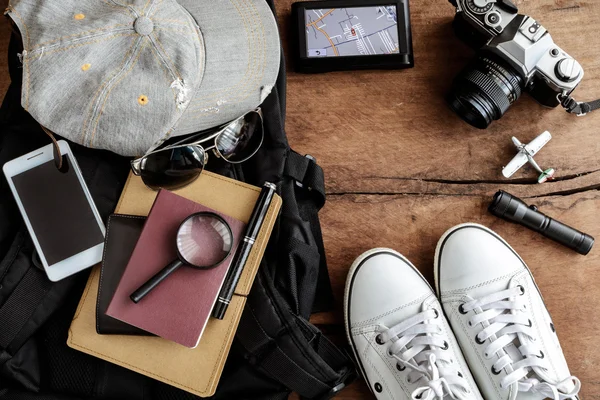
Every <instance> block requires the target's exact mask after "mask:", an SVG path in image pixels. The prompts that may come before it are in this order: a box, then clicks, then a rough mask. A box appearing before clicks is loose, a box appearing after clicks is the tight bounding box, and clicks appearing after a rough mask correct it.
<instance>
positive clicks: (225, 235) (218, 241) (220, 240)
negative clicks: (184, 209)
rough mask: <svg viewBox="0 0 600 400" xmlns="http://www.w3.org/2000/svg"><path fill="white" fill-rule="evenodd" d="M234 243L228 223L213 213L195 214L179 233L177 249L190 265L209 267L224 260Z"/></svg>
mask: <svg viewBox="0 0 600 400" xmlns="http://www.w3.org/2000/svg"><path fill="white" fill-rule="evenodd" d="M232 245H233V238H232V237H231V232H230V230H229V228H228V227H227V225H226V224H225V223H224V222H223V221H221V220H220V219H217V218H215V217H214V216H211V215H202V214H200V215H195V216H193V217H191V218H189V219H188V220H187V221H185V222H184V223H183V224H182V225H181V227H180V228H179V232H178V233H177V249H178V250H179V254H180V255H181V257H182V258H183V259H184V260H185V261H186V262H187V263H188V264H190V265H193V266H197V267H209V266H213V265H215V264H218V263H220V262H221V261H223V260H224V259H225V258H226V257H227V255H228V254H229V252H230V251H231V246H232Z"/></svg>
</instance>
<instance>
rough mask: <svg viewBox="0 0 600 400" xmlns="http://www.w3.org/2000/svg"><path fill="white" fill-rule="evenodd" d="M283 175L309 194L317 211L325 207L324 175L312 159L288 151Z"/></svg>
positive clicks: (309, 156) (308, 156)
mask: <svg viewBox="0 0 600 400" xmlns="http://www.w3.org/2000/svg"><path fill="white" fill-rule="evenodd" d="M283 175H284V176H288V177H290V178H292V179H293V180H295V181H296V185H297V186H298V187H300V188H306V189H307V190H308V191H309V192H311V194H312V195H313V197H314V201H315V206H316V208H317V209H318V210H320V209H321V208H322V207H323V205H325V175H324V174H323V169H322V168H321V167H320V166H319V165H317V160H315V158H314V157H312V156H311V155H308V154H307V155H305V156H301V155H300V154H298V153H296V152H295V151H293V150H292V151H290V152H289V154H288V157H287V160H286V163H285V167H284V171H283Z"/></svg>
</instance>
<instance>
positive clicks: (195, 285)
mask: <svg viewBox="0 0 600 400" xmlns="http://www.w3.org/2000/svg"><path fill="white" fill-rule="evenodd" d="M200 211H211V212H214V213H216V214H218V215H220V216H221V217H223V218H224V219H225V220H226V221H227V223H228V224H229V226H230V227H231V231H232V233H233V239H234V242H233V248H232V250H231V253H230V254H229V256H228V257H227V259H225V261H223V263H221V264H220V265H219V266H217V267H216V268H213V269H207V270H199V269H195V268H191V267H188V266H182V267H180V268H179V269H178V270H176V271H175V272H173V273H172V274H171V275H170V276H168V277H167V278H166V279H165V280H164V281H162V282H161V283H160V284H159V285H158V286H156V288H154V290H152V291H151V292H150V293H149V294H148V295H147V296H146V297H144V298H143V299H142V300H141V301H140V302H139V303H137V304H135V303H134V302H133V301H131V299H130V298H129V296H130V295H131V294H132V293H133V292H134V291H135V290H136V289H137V288H139V287H140V286H141V285H142V284H144V283H145V282H146V281H147V280H148V279H150V278H151V277H153V276H154V275H155V274H156V273H157V272H158V271H160V270H161V269H163V268H164V267H165V266H166V265H167V264H169V263H170V262H171V261H173V260H175V259H176V258H177V248H176V241H175V239H176V236H177V229H178V228H179V225H180V224H181V223H182V222H183V221H184V220H185V219H186V218H187V217H188V216H190V215H191V214H194V213H197V212H200ZM244 226H245V224H244V223H243V222H241V221H239V220H237V219H234V218H232V217H230V216H227V215H224V214H223V213H219V212H216V211H215V210H213V209H211V208H208V207H205V206H203V205H200V204H198V203H195V202H193V201H191V200H188V199H186V198H184V197H181V196H178V195H176V194H174V193H171V192H169V191H166V190H161V191H160V192H159V193H158V196H157V197H156V201H155V202H154V205H153V206H152V210H150V214H149V215H148V219H147V220H146V224H145V225H144V229H143V230H142V234H141V235H140V238H139V240H138V242H137V244H136V246H135V249H134V250H133V253H132V255H131V259H130V260H129V263H128V264H127V267H126V269H125V272H124V273H123V276H122V278H121V281H120V282H119V285H118V287H117V290H116V291H115V294H114V296H113V298H112V300H111V302H110V305H109V306H108V309H107V311H106V314H107V315H109V316H111V317H113V318H116V319H119V320H121V321H123V322H126V323H128V324H130V325H133V326H136V327H138V328H140V329H143V330H145V331H147V332H151V333H154V334H155V335H157V336H160V337H162V338H164V339H167V340H171V341H174V342H177V343H179V344H181V345H183V346H186V347H192V348H193V347H196V346H197V345H198V342H199V341H200V337H201V336H202V332H203V331H204V328H205V326H206V323H207V322H208V318H209V317H210V314H211V311H212V308H213V306H214V304H215V301H216V299H217V295H218V294H219V291H220V290H221V286H222V285H223V280H224V279H225V274H226V273H227V270H228V269H229V265H230V263H231V259H232V258H233V255H234V254H235V251H236V249H237V246H238V244H239V241H240V239H241V237H242V235H243V231H244Z"/></svg>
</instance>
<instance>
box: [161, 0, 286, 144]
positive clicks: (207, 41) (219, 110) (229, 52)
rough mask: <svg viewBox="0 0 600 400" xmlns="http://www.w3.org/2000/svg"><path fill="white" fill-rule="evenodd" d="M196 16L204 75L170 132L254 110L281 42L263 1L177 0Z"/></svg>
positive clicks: (273, 73)
mask: <svg viewBox="0 0 600 400" xmlns="http://www.w3.org/2000/svg"><path fill="white" fill-rule="evenodd" d="M177 1H178V3H179V4H180V5H181V6H182V7H184V8H185V9H186V10H187V11H188V12H189V13H190V14H191V15H192V17H193V18H194V19H195V20H196V22H197V23H198V26H199V28H200V31H201V32H202V36H203V38H204V46H205V51H206V54H205V58H204V59H205V67H204V76H203V78H202V82H201V83H200V86H199V87H198V88H197V89H196V91H195V94H194V97H193V98H192V100H191V102H190V104H189V105H188V107H187V109H186V110H185V112H184V113H183V115H182V116H181V119H180V120H179V122H178V123H177V126H176V128H175V130H174V132H173V136H180V135H185V134H189V133H193V132H198V131H202V130H205V129H210V128H212V127H216V126H219V125H222V124H224V123H226V122H228V121H231V120H234V119H236V118H238V117H239V116H241V115H243V114H244V113H246V112H248V111H250V110H253V109H255V108H256V107H257V106H258V105H260V104H261V103H262V102H263V101H264V99H265V97H266V96H267V95H268V94H269V93H270V92H271V89H272V88H273V86H274V85H275V81H276V80H277V75H278V72H279V63H280V51H281V50H280V49H281V46H280V41H279V32H278V29H277V23H276V20H275V16H274V15H273V12H272V11H271V8H270V7H269V6H268V4H267V2H266V1H265V0H202V1H198V0H177Z"/></svg>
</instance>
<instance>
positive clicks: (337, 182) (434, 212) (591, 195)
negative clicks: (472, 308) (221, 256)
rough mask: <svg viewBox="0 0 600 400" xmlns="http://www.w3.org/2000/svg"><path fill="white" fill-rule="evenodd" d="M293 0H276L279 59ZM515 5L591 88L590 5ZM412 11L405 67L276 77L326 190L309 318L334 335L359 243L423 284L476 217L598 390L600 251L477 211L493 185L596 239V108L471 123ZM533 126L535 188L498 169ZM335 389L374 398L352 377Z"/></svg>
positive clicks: (452, 42) (519, 109) (457, 57)
mask: <svg viewBox="0 0 600 400" xmlns="http://www.w3.org/2000/svg"><path fill="white" fill-rule="evenodd" d="M6 2H7V1H6V0H0V4H5V3H6ZM291 3H292V1H291V0H276V4H277V8H278V13H279V24H280V29H281V35H282V38H283V41H284V46H285V47H286V52H287V53H288V54H287V55H288V57H287V58H288V62H289V58H290V57H289V51H288V36H289V32H288V30H289V25H290V24H289V13H290V5H291ZM517 4H518V6H519V8H520V12H522V13H525V14H528V15H531V16H533V17H535V18H536V19H538V20H539V21H540V22H541V23H542V24H543V25H544V26H545V27H546V28H547V29H548V30H549V31H550V32H551V33H552V36H553V38H554V40H555V41H556V42H557V44H558V45H559V46H560V47H562V48H563V49H564V50H565V51H567V52H568V53H569V54H570V55H571V56H573V57H575V58H576V59H577V60H578V61H579V62H580V63H581V64H582V65H583V67H584V69H585V78H584V80H583V82H582V83H581V85H580V87H579V88H578V89H577V91H576V92H575V97H576V98H577V99H579V100H592V99H596V98H599V97H600V40H599V39H598V31H599V28H600V1H599V0H519V1H517ZM3 8H4V7H2V9H3ZM411 12H412V24H413V44H414V51H415V68H414V69H411V70H405V71H366V72H344V73H329V74H321V75H300V74H295V73H293V72H290V73H289V74H288V101H287V125H286V127H287V133H288V137H289V140H290V143H291V145H292V147H293V148H294V149H295V150H297V151H299V152H301V153H308V154H311V155H313V156H314V157H316V158H317V160H318V162H319V163H320V165H321V166H322V167H323V168H324V170H325V174H326V182H327V191H328V201H327V204H326V206H325V208H324V209H323V212H322V213H321V222H322V228H323V235H324V239H325V246H326V250H327V255H328V263H329V269H330V275H331V279H332V282H333V288H334V291H335V296H336V300H337V303H338V308H337V310H336V312H332V313H324V314H320V315H316V316H314V317H313V322H315V323H316V324H318V325H319V326H320V327H321V328H322V329H323V330H324V331H325V332H326V333H328V334H329V335H331V336H332V337H333V338H334V339H336V340H339V341H340V344H344V343H345V342H344V333H343V332H344V331H343V314H342V310H341V305H342V300H343V287H344V282H345V279H346V274H347V271H348V269H349V266H350V264H351V263H352V261H353V260H354V259H355V258H356V257H357V256H358V255H360V254H361V253H362V252H363V251H366V250H368V249H370V248H372V247H379V246H387V247H391V248H394V249H396V250H398V251H400V252H402V253H403V254H405V255H406V256H407V257H408V258H410V259H411V260H412V261H413V263H414V264H415V265H416V266H417V267H418V268H419V269H420V270H421V271H422V272H423V274H424V275H425V276H426V277H427V278H429V279H430V280H432V279H433V273H432V266H433V254H434V250H435V245H436V243H437V240H438V239H439V237H440V236H441V235H442V234H443V233H444V231H446V230H447V229H448V228H450V227H451V226H453V225H455V224H459V223H463V222H467V221H474V222H479V223H482V224H485V225H487V226H489V227H491V228H492V229H494V230H495V231H497V232H498V233H499V234H501V235H502V236H504V237H505V238H506V239H507V240H508V241H509V243H510V244H511V245H512V246H513V247H514V248H515V249H516V250H517V251H518V252H519V253H520V254H521V256H522V257H523V258H524V259H525V261H527V262H528V264H529V266H530V268H531V270H532V272H533V275H534V277H535V279H536V281H537V283H538V285H539V287H540V290H541V292H542V294H543V295H544V298H545V301H546V304H547V306H548V308H549V310H550V313H551V314H552V317H553V319H554V323H555V325H556V328H557V330H558V334H559V337H560V339H561V343H562V346H563V350H564V352H565V356H566V358H567V361H568V363H569V366H570V369H571V372H572V373H573V374H574V375H576V376H578V377H579V378H580V379H581V381H582V383H583V389H582V392H581V394H582V397H583V398H585V399H586V400H590V399H600V351H598V350H597V349H598V348H599V346H598V344H599V342H600V341H599V339H598V333H599V332H600V314H599V310H600V270H599V268H598V265H599V261H600V248H595V249H593V250H592V252H591V253H590V254H589V255H588V256H586V257H584V256H580V255H578V254H576V253H574V252H572V251H570V250H568V249H565V248H563V247H560V246H559V245H557V244H555V243H554V242H551V241H549V240H547V239H545V238H543V237H541V236H540V235H538V234H536V233H534V232H531V231H529V230H526V229H524V228H522V227H520V226H516V225H512V224H509V223H507V222H504V221H500V220H498V219H496V218H494V217H492V216H490V215H488V214H487V211H486V208H487V205H488V203H489V201H490V200H491V196H492V194H493V193H494V192H495V191H496V190H498V189H504V190H507V191H509V192H511V193H513V194H515V195H518V196H521V197H522V198H524V199H526V201H528V202H531V203H535V204H537V205H538V206H539V207H540V210H542V211H543V212H545V213H546V214H548V215H550V216H552V217H554V218H556V219H559V220H561V221H563V222H565V223H567V224H570V225H572V226H574V227H576V228H578V229H580V230H582V231H584V232H587V233H589V234H591V235H593V236H596V237H600V192H599V191H598V189H599V188H600V140H599V139H600V129H599V126H600V111H597V114H590V115H588V116H585V117H582V118H577V117H575V116H573V115H568V114H567V113H565V112H564V111H562V110H561V109H555V110H549V109H545V108H543V107H541V106H539V105H538V104H537V103H535V102H534V101H533V100H532V99H531V98H530V97H529V96H528V95H524V96H522V98H521V99H520V100H519V101H518V102H517V103H516V104H515V105H514V106H513V107H512V108H511V109H510V110H509V111H508V113H507V114H506V115H505V116H504V117H503V118H502V119H501V120H500V121H497V122H495V123H494V124H493V125H492V126H491V127H490V128H489V129H488V130H486V131H480V130H477V129H474V128H471V127H470V126H468V125H467V124H465V123H464V122H462V121H461V120H460V119H459V118H458V117H456V116H455V115H454V114H452V112H451V111H450V110H449V109H448V108H447V107H446V106H445V104H444V100H443V97H444V95H445V93H446V92H447V91H448V89H449V87H450V85H451V82H452V79H453V78H454V76H455V75H456V74H457V73H458V72H459V70H461V69H462V68H463V67H464V66H465V65H466V64H467V62H468V61H469V60H470V59H471V58H472V57H473V52H472V51H471V50H469V49H468V48H467V47H466V46H465V45H464V44H462V43H461V42H460V41H459V40H458V39H457V38H456V37H455V36H454V34H453V32H452V29H451V25H450V23H451V21H452V18H453V15H454V8H453V7H452V6H451V5H450V4H449V3H447V2H446V1H445V0H413V1H412V2H411ZM2 29H4V31H3V32H2V35H1V37H0V50H1V53H2V54H6V48H7V42H8V27H7V24H3V26H2ZM5 58H6V57H2V58H0V93H4V92H5V90H6V87H7V85H8V75H7V71H6V60H5ZM288 69H290V68H289V67H288ZM544 130H549V131H550V132H551V133H552V134H553V137H554V138H553V140H552V141H551V142H550V143H549V144H548V145H547V146H546V147H545V148H544V149H543V150H542V151H541V152H540V154H539V156H537V157H536V160H538V161H539V163H540V164H541V165H542V167H545V168H548V167H550V166H552V167H555V168H556V169H557V176H558V179H557V180H556V181H555V182H551V183H546V184H543V185H538V184H536V183H535V182H536V177H537V173H535V172H534V171H533V170H531V169H530V168H524V169H523V170H522V171H520V172H519V173H517V174H516V175H515V176H514V177H513V178H511V179H509V180H507V179H504V178H503V177H502V175H501V168H502V166H503V165H505V164H506V163H507V162H508V161H509V160H510V159H511V157H512V156H513V155H514V148H513V146H512V144H511V141H510V137H511V136H513V135H514V136H517V137H518V138H519V139H521V140H522V141H525V142H527V141H530V140H531V139H533V138H534V137H536V136H537V135H538V134H540V133H541V132H543V131H544ZM599 246H600V245H599ZM338 398H339V399H363V398H367V399H368V398H372V396H371V395H370V394H369V391H368V389H367V388H366V386H365V385H364V384H363V382H362V381H359V382H357V383H355V384H354V385H352V386H351V387H350V388H348V389H346V390H345V391H344V392H343V393H342V394H341V395H340V396H339V397H338Z"/></svg>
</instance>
